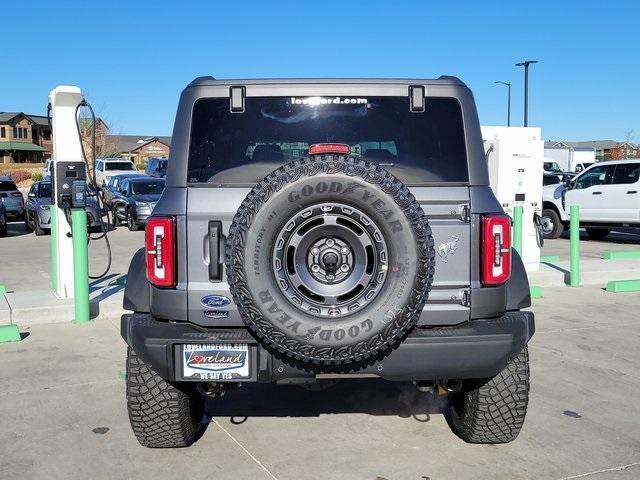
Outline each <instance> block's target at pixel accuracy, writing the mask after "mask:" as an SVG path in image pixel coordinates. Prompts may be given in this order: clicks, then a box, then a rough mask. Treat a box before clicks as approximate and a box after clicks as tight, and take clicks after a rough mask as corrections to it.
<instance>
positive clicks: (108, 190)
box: [102, 172, 144, 210]
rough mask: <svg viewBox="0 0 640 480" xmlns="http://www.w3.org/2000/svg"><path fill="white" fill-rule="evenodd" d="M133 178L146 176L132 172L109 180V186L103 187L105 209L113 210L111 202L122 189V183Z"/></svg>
mask: <svg viewBox="0 0 640 480" xmlns="http://www.w3.org/2000/svg"><path fill="white" fill-rule="evenodd" d="M132 177H144V175H143V174H142V173H141V172H135V173H133V172H132V173H121V174H120V175H114V176H113V177H111V178H109V181H108V182H107V184H106V185H105V186H103V187H102V199H103V202H104V208H105V209H107V210H110V209H111V201H112V200H113V197H114V195H115V194H116V193H117V192H118V190H119V189H120V183H121V182H122V181H123V180H124V179H125V178H132Z"/></svg>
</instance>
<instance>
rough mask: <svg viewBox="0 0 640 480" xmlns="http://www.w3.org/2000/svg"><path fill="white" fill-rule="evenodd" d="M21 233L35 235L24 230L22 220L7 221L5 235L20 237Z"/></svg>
mask: <svg viewBox="0 0 640 480" xmlns="http://www.w3.org/2000/svg"><path fill="white" fill-rule="evenodd" d="M22 235H35V233H33V232H32V231H27V230H25V228H24V222H22V221H20V222H8V223H7V237H20V236H22ZM47 235H48V233H47Z"/></svg>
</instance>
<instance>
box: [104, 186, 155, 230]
mask: <svg viewBox="0 0 640 480" xmlns="http://www.w3.org/2000/svg"><path fill="white" fill-rule="evenodd" d="M163 190H164V180H163V179H160V178H153V177H136V178H126V179H124V180H123V181H122V182H121V183H120V189H119V190H118V192H117V194H116V195H114V197H113V199H112V200H111V211H112V213H113V224H114V225H119V224H120V223H126V225H127V227H129V230H131V231H135V230H137V229H138V227H139V226H141V225H145V224H146V223H147V218H148V217H149V216H150V215H151V212H152V211H153V209H154V208H155V206H156V202H157V201H158V200H159V199H160V195H162V191H163Z"/></svg>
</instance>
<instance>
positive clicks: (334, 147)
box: [309, 143, 351, 155]
mask: <svg viewBox="0 0 640 480" xmlns="http://www.w3.org/2000/svg"><path fill="white" fill-rule="evenodd" d="M350 151H351V149H350V148H349V145H347V144H346V143H314V144H313V145H311V146H310V147H309V155H319V154H321V153H338V154H341V155H348V154H349V152H350Z"/></svg>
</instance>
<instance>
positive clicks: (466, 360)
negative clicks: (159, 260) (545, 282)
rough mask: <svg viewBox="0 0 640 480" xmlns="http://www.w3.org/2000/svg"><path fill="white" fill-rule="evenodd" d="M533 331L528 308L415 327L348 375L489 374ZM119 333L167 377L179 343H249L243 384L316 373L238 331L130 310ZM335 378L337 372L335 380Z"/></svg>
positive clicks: (303, 378)
mask: <svg viewBox="0 0 640 480" xmlns="http://www.w3.org/2000/svg"><path fill="white" fill-rule="evenodd" d="M534 331H535V322H534V316H533V313H532V312H528V311H514V312H508V313H506V314H505V315H503V316H502V317H499V318H492V319H485V320H473V321H470V322H466V323H464V324H461V325H458V326H455V327H438V328H416V329H415V330H414V331H413V332H412V333H411V335H410V336H409V337H408V338H407V339H406V340H405V341H404V342H403V343H402V344H401V345H400V346H399V347H398V348H397V349H396V350H394V351H393V353H391V354H390V355H389V356H388V357H385V358H383V359H382V360H380V361H378V362H376V363H373V364H372V365H369V366H366V367H364V368H362V369H360V370H358V371H357V372H352V373H350V374H348V376H349V377H353V374H354V373H355V374H356V375H358V376H370V377H378V378H383V379H386V380H396V381H409V380H436V379H451V380H454V379H456V380H457V379H468V378H487V377H492V376H494V375H496V374H497V373H498V372H500V371H501V370H502V369H503V368H504V367H505V366H506V364H507V362H508V361H509V359H510V358H512V357H513V356H514V355H515V354H517V353H518V352H520V351H521V350H522V348H523V347H524V346H525V345H526V344H527V342H528V341H529V339H530V338H531V337H532V336H533V333H534ZM121 334H122V337H123V338H124V340H125V341H126V342H127V344H128V345H129V346H130V347H131V348H132V349H133V350H135V352H136V353H137V354H138V355H139V356H140V357H141V358H143V359H144V360H145V362H147V363H148V364H149V365H151V367H152V368H153V369H154V370H155V371H156V372H157V373H158V374H159V375H160V376H161V377H163V378H165V379H167V380H177V379H180V365H178V364H177V359H178V358H180V355H179V349H180V345H181V344H185V343H191V344H193V343H218V344H219V343H247V344H249V345H250V346H251V349H250V350H251V352H252V357H253V359H252V360H251V366H250V368H251V372H252V373H251V379H250V380H243V381H245V382H246V381H254V382H277V383H298V382H300V383H303V382H308V381H313V380H314V378H315V377H316V375H315V374H314V373H311V372H308V371H305V370H302V369H299V368H296V367H292V366H290V365H288V364H286V363H283V362H281V361H280V360H279V359H277V358H276V357H274V356H273V355H271V354H270V353H269V352H268V351H266V350H265V349H264V348H262V347H261V346H260V345H259V344H258V343H257V342H256V340H255V339H254V338H253V337H252V336H251V335H250V334H249V332H248V331H247V330H244V329H225V330H221V329H204V328H201V327H198V326H195V325H193V324H190V323H186V322H166V321H158V320H155V319H154V318H153V317H152V316H151V315H149V314H140V313H134V314H126V315H123V316H122V321H121ZM321 376H324V377H326V376H327V374H322V375H321ZM345 376H346V375H345ZM339 377H340V374H337V375H336V378H339Z"/></svg>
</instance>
